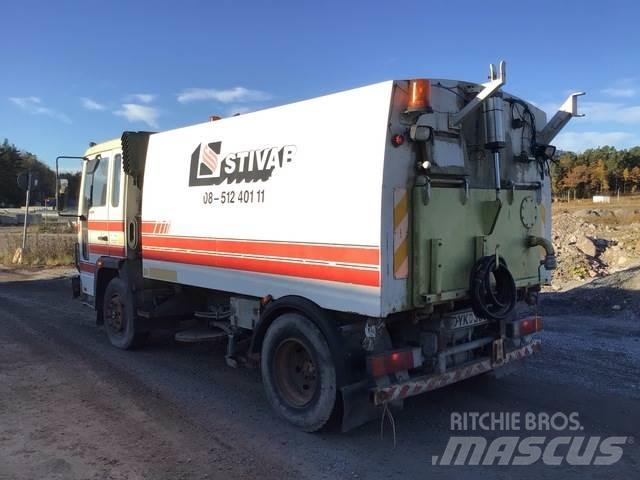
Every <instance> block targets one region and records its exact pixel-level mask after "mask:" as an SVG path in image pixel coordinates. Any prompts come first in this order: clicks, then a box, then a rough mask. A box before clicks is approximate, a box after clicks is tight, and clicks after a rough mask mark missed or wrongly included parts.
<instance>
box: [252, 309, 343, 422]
mask: <svg viewBox="0 0 640 480" xmlns="http://www.w3.org/2000/svg"><path fill="white" fill-rule="evenodd" d="M261 369H262V382H263V383H264V388H265V391H266V394H267V398H268V399H269V402H270V403H271V405H272V407H273V408H274V410H276V412H278V413H279V414H280V415H281V416H282V417H284V418H285V419H287V420H288V421H289V422H291V423H293V424H294V425H296V426H298V427H300V428H301V429H303V430H305V431H307V432H314V431H316V430H319V429H321V428H322V427H323V426H324V425H325V424H326V423H327V421H328V420H329V418H330V417H331V413H332V412H333V409H334V406H335V404H336V371H335V366H334V363H333V359H332V357H331V352H330V351H329V345H328V344H327V341H326V339H325V337H324V335H323V334H322V332H321V331H320V330H319V329H318V327H316V325H315V324H314V323H313V322H312V321H311V320H309V319H308V318H307V317H305V316H303V315H300V314H297V313H286V314H284V315H282V316H280V317H278V318H277V319H275V320H274V322H273V323H272V324H271V326H270V327H269V329H268V330H267V334H266V336H265V338H264V342H263V343H262V357H261Z"/></svg>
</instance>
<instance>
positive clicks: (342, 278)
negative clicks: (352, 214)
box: [143, 250, 380, 287]
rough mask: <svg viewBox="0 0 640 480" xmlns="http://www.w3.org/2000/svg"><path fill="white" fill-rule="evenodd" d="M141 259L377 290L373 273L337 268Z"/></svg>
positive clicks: (194, 257)
mask: <svg viewBox="0 0 640 480" xmlns="http://www.w3.org/2000/svg"><path fill="white" fill-rule="evenodd" d="M143 257H144V258H145V259H147V260H161V261H164V262H174V263H186V264H189V265H200V266H207V267H219V268H229V269H232V270H244V271H250V272H260V273H271V274H275V275H288V276H291V277H301V278H312V279H315V280H329V281H332V282H342V283H352V284H356V285H367V286H371V287H379V286H380V275H379V272H378V271H377V270H358V269H355V268H341V267H334V266H330V265H309V264H300V263H289V262H281V261H277V260H261V259H249V258H237V257H221V256H214V255H206V254H202V253H186V252H162V251H156V250H143Z"/></svg>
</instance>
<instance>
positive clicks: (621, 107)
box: [581, 102, 640, 124]
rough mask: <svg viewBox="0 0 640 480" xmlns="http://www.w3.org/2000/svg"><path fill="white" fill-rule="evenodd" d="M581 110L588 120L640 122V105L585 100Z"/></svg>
mask: <svg viewBox="0 0 640 480" xmlns="http://www.w3.org/2000/svg"><path fill="white" fill-rule="evenodd" d="M581 111H582V112H583V113H585V114H586V115H587V116H586V120H589V121H591V122H608V123H625V124H635V123H640V105H625V104H624V103H618V102H583V103H582V107H581Z"/></svg>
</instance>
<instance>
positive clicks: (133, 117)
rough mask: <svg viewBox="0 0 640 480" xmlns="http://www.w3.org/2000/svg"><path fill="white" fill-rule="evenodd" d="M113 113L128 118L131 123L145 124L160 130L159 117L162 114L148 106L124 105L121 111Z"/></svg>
mask: <svg viewBox="0 0 640 480" xmlns="http://www.w3.org/2000/svg"><path fill="white" fill-rule="evenodd" d="M113 113H114V114H115V115H118V116H120V117H124V118H126V119H127V120H129V121H130V122H143V123H146V124H147V125H149V126H150V127H152V128H158V116H159V115H160V112H159V111H158V109H157V108H154V107H150V106H148V105H138V104H136V103H124V104H122V108H121V109H120V110H116V111H115V112H113Z"/></svg>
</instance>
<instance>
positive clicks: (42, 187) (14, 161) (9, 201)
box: [0, 138, 56, 207]
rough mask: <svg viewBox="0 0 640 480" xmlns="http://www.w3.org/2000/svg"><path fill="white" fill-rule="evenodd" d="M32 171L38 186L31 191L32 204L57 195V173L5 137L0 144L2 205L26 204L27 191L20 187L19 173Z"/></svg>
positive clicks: (38, 203)
mask: <svg viewBox="0 0 640 480" xmlns="http://www.w3.org/2000/svg"><path fill="white" fill-rule="evenodd" d="M27 171H31V173H32V175H34V176H35V177H36V178H37V179H38V187H37V188H36V189H34V190H32V192H31V195H30V196H31V201H30V202H29V203H30V204H31V205H42V204H43V203H44V201H45V200H46V199H47V198H49V197H53V196H54V195H55V186H56V174H55V172H54V171H53V170H52V169H51V168H49V166H48V165H46V164H44V163H42V162H41V161H40V160H38V158H37V157H36V156H35V155H33V154H32V153H30V152H27V151H24V150H19V149H18V148H16V146H15V145H13V144H12V143H9V140H7V139H6V138H5V140H4V142H3V143H2V144H1V145H0V207H18V206H22V205H24V202H25V192H24V190H22V189H20V187H18V182H17V178H18V175H19V174H21V173H23V172H27Z"/></svg>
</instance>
